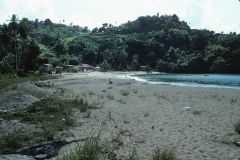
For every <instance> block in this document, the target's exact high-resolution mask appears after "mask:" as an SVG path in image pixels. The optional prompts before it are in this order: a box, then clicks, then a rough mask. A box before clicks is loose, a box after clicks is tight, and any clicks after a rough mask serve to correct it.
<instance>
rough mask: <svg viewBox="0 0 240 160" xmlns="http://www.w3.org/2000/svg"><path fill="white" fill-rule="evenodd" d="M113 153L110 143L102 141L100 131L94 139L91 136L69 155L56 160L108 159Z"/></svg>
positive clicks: (92, 135)
mask: <svg viewBox="0 0 240 160" xmlns="http://www.w3.org/2000/svg"><path fill="white" fill-rule="evenodd" d="M112 153H113V148H112V145H111V143H109V142H105V141H102V140H101V138H100V131H99V133H98V134H97V136H96V137H94V134H91V135H90V136H89V137H88V138H87V139H86V141H85V143H83V144H82V145H81V144H79V145H78V146H77V147H76V148H75V150H73V151H71V152H70V153H69V154H65V155H63V156H62V157H59V158H58V160H79V159H81V160H95V159H96V160H97V159H108V157H110V156H111V154H112Z"/></svg>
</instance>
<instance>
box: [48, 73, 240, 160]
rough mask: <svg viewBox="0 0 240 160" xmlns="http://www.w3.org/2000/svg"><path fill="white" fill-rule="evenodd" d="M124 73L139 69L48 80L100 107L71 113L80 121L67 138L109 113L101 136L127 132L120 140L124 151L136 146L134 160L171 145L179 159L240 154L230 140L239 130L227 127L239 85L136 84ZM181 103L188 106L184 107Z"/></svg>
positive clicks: (234, 115)
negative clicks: (184, 85) (88, 111)
mask: <svg viewBox="0 0 240 160" xmlns="http://www.w3.org/2000/svg"><path fill="white" fill-rule="evenodd" d="M128 74H138V73H128V72H111V73H110V72H106V73H102V72H90V73H78V74H69V75H66V74H65V75H63V78H61V79H56V80H50V82H52V83H54V84H55V85H56V86H61V87H66V88H68V89H69V90H70V91H72V92H73V93H74V95H76V94H80V95H85V96H86V98H87V100H88V101H89V103H91V104H98V106H103V108H101V109H94V110H91V111H92V112H91V116H90V118H85V115H86V113H80V112H76V113H75V116H76V119H77V121H78V122H82V123H83V125H82V126H81V127H76V128H74V130H72V132H73V134H74V137H70V138H68V140H72V139H80V138H85V137H87V136H88V135H89V134H90V133H92V132H93V131H94V130H95V131H96V130H98V129H99V127H100V122H103V121H105V120H106V117H108V116H109V114H110V113H111V118H112V119H113V120H114V122H115V123H116V124H114V123H113V121H111V120H110V119H108V121H107V122H106V124H105V129H104V131H103V133H102V134H103V135H102V136H103V138H106V139H111V138H112V137H114V136H115V135H116V134H118V133H119V132H120V130H121V131H122V130H125V131H127V132H125V134H126V135H128V136H125V137H123V138H122V141H123V142H124V145H128V147H127V148H128V150H129V151H131V150H132V149H133V146H134V147H135V148H136V150H137V156H138V158H137V159H147V155H148V154H149V153H151V151H153V150H154V149H155V148H156V147H160V146H176V150H177V154H178V155H177V159H183V160H185V159H197V160H201V159H206V160H209V159H222V160H230V159H238V158H240V148H239V147H237V146H235V145H234V144H233V142H234V141H240V135H238V134H237V133H235V132H234V131H233V128H232V125H233V123H234V122H236V121H237V120H239V119H240V99H239V95H240V90H239V89H226V88H224V89H221V88H201V87H180V86H170V85H149V84H141V83H140V82H137V81H136V80H132V79H126V78H127V76H126V75H128ZM109 78H111V80H112V81H113V84H111V85H110V84H109V83H108V81H109ZM122 93H125V94H126V95H123V94H122ZM128 93H129V94H128ZM184 107H190V108H191V110H190V111H184V110H183V108H184ZM131 142H133V143H134V145H133V146H132V145H131ZM67 148H68V149H69V148H70V147H67ZM65 149H66V148H65ZM63 150H64V149H63Z"/></svg>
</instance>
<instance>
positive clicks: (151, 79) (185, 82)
mask: <svg viewBox="0 0 240 160" xmlns="http://www.w3.org/2000/svg"><path fill="white" fill-rule="evenodd" d="M131 78H133V79H135V80H138V81H141V82H142V83H147V84H165V85H178V86H201V87H218V88H236V89H240V74H138V75H131Z"/></svg>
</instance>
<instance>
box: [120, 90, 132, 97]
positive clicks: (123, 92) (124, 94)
mask: <svg viewBox="0 0 240 160" xmlns="http://www.w3.org/2000/svg"><path fill="white" fill-rule="evenodd" d="M129 93H130V92H129V91H128V90H121V94H122V95H123V96H128V95H129Z"/></svg>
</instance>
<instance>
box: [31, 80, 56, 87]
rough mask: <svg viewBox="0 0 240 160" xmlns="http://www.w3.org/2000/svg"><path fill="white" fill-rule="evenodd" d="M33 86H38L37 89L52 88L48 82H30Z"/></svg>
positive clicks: (51, 84)
mask: <svg viewBox="0 0 240 160" xmlns="http://www.w3.org/2000/svg"><path fill="white" fill-rule="evenodd" d="M32 83H33V84H34V85H36V86H38V87H49V88H51V87H53V85H54V84H53V83H50V82H39V81H34V82H32Z"/></svg>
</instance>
